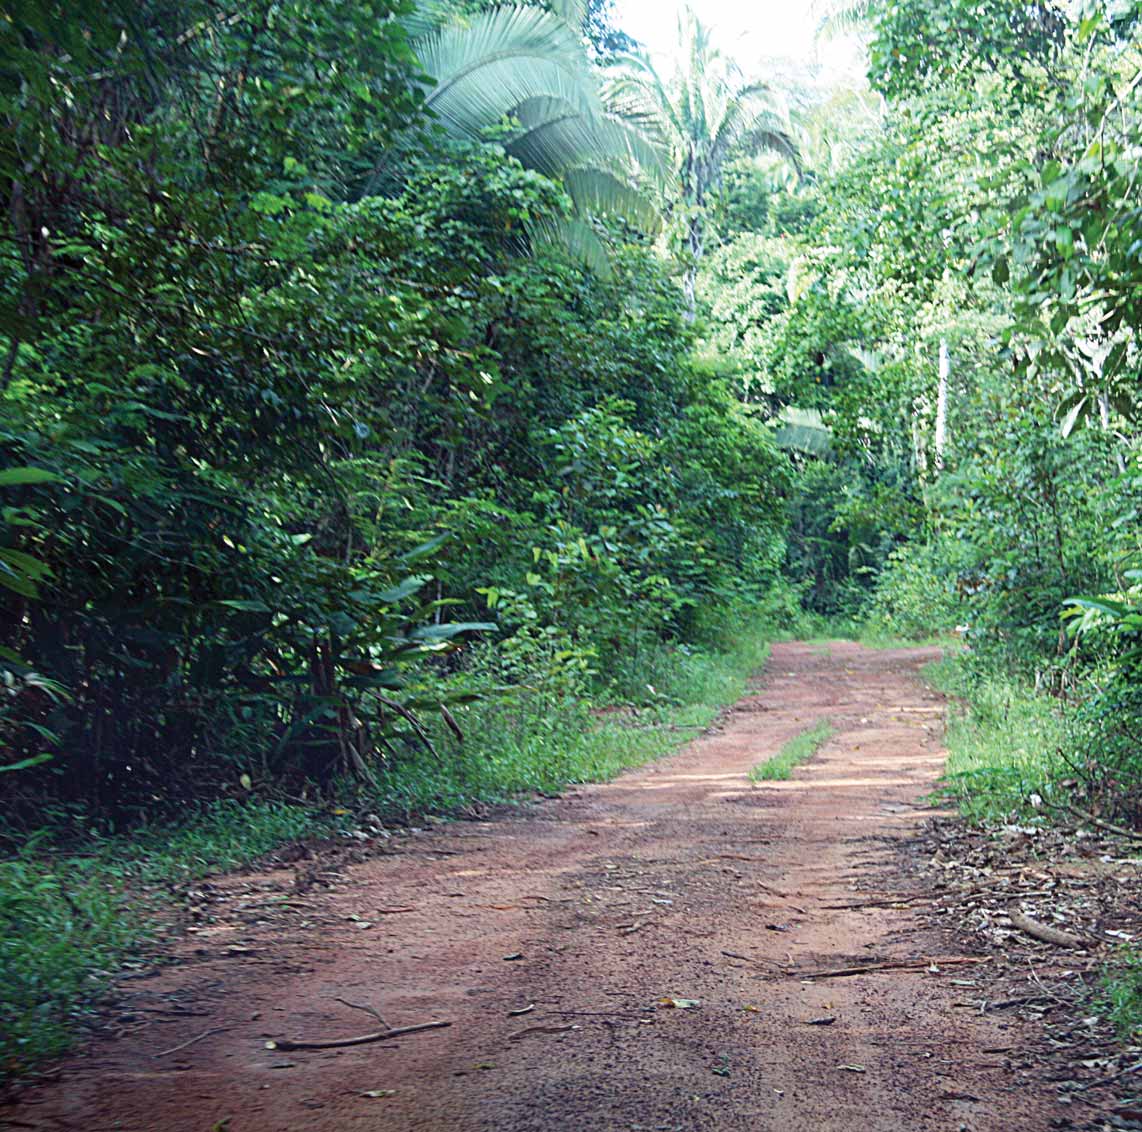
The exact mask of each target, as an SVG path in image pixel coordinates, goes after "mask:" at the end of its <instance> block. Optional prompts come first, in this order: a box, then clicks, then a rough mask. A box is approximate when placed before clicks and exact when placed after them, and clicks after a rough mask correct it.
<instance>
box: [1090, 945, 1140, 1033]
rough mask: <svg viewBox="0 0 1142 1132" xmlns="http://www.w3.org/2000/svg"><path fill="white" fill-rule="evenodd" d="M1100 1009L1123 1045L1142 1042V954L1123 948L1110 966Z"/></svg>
mask: <svg viewBox="0 0 1142 1132" xmlns="http://www.w3.org/2000/svg"><path fill="white" fill-rule="evenodd" d="M1099 1006H1100V1007H1101V1008H1102V1009H1103V1010H1105V1011H1106V1015H1107V1017H1108V1018H1109V1019H1110V1021H1111V1022H1113V1023H1114V1028H1115V1029H1116V1030H1117V1031H1118V1036H1119V1037H1120V1038H1121V1039H1122V1041H1123V1042H1132V1041H1139V1040H1142V952H1140V951H1138V950H1137V949H1136V948H1133V947H1123V948H1121V949H1120V950H1119V952H1118V954H1117V955H1116V956H1115V958H1114V960H1112V961H1111V962H1110V963H1108V964H1107V966H1106V967H1105V969H1104V970H1103V975H1102V987H1101V994H1100V996H1099Z"/></svg>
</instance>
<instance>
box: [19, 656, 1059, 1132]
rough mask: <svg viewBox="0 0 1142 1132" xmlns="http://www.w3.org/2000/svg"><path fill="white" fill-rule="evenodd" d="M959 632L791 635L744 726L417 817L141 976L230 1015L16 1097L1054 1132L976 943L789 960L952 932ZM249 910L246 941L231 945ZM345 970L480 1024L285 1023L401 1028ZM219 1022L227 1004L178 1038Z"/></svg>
mask: <svg viewBox="0 0 1142 1132" xmlns="http://www.w3.org/2000/svg"><path fill="white" fill-rule="evenodd" d="M937 656H938V652H937V651H936V650H924V649H908V650H904V649H900V650H872V649H866V648H862V647H861V646H858V645H855V644H851V643H846V642H835V643H833V644H831V645H829V646H827V647H826V646H815V645H807V644H780V645H777V646H775V647H774V650H773V655H772V657H771V660H770V662H769V664H768V665H767V668H766V670H765V672H764V673H763V674H762V675H761V676H760V677H759V678H758V679H757V680H756V681H755V683H754V687H753V690H752V692H751V694H750V695H748V696H747V697H746V698H745V699H743V700H742V701H741V702H740V703H739V704H738V705H737V706H736V707H735V708H734V709H733V710H732V712H731V713H730V714H729V715H728V716H727V717H726V719H725V720H724V722H723V725H722V727H721V729H720V730H719V731H717V732H715V733H712V734H709V735H707V736H705V737H703V738H701V739H699V740H697V741H695V742H694V743H692V744H690V745H689V746H688V747H687V748H686V749H685V750H684V751H682V752H681V753H680V754H678V755H676V756H675V757H673V758H671V759H669V760H667V761H665V762H662V763H659V764H656V765H653V766H650V767H647V768H644V769H642V770H640V771H637V772H634V773H630V774H627V775H625V776H623V777H622V778H621V779H619V780H618V781H616V782H614V783H612V784H610V785H606V786H592V787H585V788H581V789H579V790H577V791H575V792H572V793H569V794H568V795H566V796H565V797H564V798H562V799H559V800H553V801H547V802H542V803H538V804H535V805H530V806H527V807H525V808H523V810H522V811H516V812H514V813H513V812H509V813H505V814H503V815H500V816H497V817H496V818H495V819H494V820H491V821H486V822H476V823H472V822H463V823H455V824H453V825H450V826H447V827H442V828H440V829H438V830H436V831H434V832H432V833H429V834H423V835H416V836H412V837H409V838H407V839H403V840H402V841H401V842H400V846H401V849H402V851H401V852H399V853H391V854H387V855H383V856H380V857H377V858H372V859H370V860H368V861H366V862H364V863H363V864H361V865H358V866H356V867H354V868H353V869H352V870H351V871H350V873H349V875H348V878H347V883H346V884H344V885H343V886H341V887H339V888H336V889H334V890H332V891H330V892H328V893H327V894H323V895H322V896H321V898H320V902H319V905H320V906H319V907H318V908H317V909H316V910H314V909H313V908H312V907H311V908H310V910H309V911H308V912H307V913H306V920H305V923H307V924H308V925H309V926H308V927H306V926H302V925H301V924H298V925H297V926H293V927H287V928H283V927H282V926H281V924H280V922H279V923H277V924H274V925H271V926H266V927H263V928H262V929H260V932H261V934H259V929H251V928H249V927H247V926H244V925H237V924H234V923H231V924H220V925H216V927H215V928H214V929H213V933H214V938H213V947H214V950H211V948H210V947H207V948H205V949H204V948H203V938H204V937H203V935H202V934H200V935H198V936H197V937H196V939H195V940H194V941H191V943H188V944H187V946H186V947H185V948H184V953H183V956H182V959H183V961H182V962H180V963H179V964H178V965H176V966H174V967H172V968H170V969H168V970H166V971H164V972H162V973H160V974H159V975H158V976H156V978H155V979H153V980H149V983H148V984H147V985H146V987H145V989H143V990H140V992H139V994H143V995H150V996H152V997H151V1001H160V1000H161V1001H165V1002H171V1001H177V1002H179V1003H180V1004H182V1005H183V1006H184V1007H186V1008H188V1009H189V1008H193V1009H195V1010H196V1011H201V1012H202V1016H199V1015H196V1016H194V1017H191V1018H187V1019H182V1020H180V1021H179V1022H178V1024H177V1025H166V1026H163V1027H162V1030H163V1032H162V1034H161V1036H160V1037H156V1036H155V1034H154V1029H155V1028H148V1029H147V1030H143V1031H142V1032H141V1033H140V1034H132V1035H129V1036H127V1037H125V1038H123V1039H122V1040H121V1041H119V1042H106V1041H105V1042H99V1043H96V1044H95V1046H94V1048H93V1050H92V1051H91V1053H90V1054H89V1055H88V1056H87V1057H86V1058H82V1057H81V1058H76V1059H74V1060H73V1061H72V1062H71V1063H69V1064H67V1065H66V1066H65V1067H64V1072H63V1074H62V1078H61V1080H62V1082H63V1083H61V1084H58V1085H54V1086H53V1085H47V1086H45V1087H43V1088H41V1089H40V1090H38V1092H37V1093H36V1094H34V1095H33V1096H32V1097H31V1098H30V1099H31V1100H32V1101H35V1102H37V1103H35V1104H28V1105H25V1106H24V1107H23V1108H21V1109H19V1110H14V1111H13V1112H12V1113H11V1115H12V1116H13V1117H15V1118H19V1119H22V1120H24V1121H27V1122H29V1123H30V1122H31V1121H32V1120H34V1121H35V1124H34V1125H33V1126H34V1127H42V1128H55V1127H68V1126H75V1127H79V1126H82V1127H85V1128H104V1127H106V1128H111V1127H114V1128H119V1129H147V1130H150V1129H162V1130H163V1132H181V1130H183V1129H186V1130H188V1132H189V1130H195V1132H199V1130H206V1129H210V1128H212V1127H214V1126H215V1125H216V1123H217V1122H219V1121H225V1120H229V1123H228V1124H225V1125H223V1127H225V1128H226V1129H227V1130H228V1132H282V1130H286V1129H307V1130H308V1129H313V1130H321V1129H330V1130H332V1129H337V1130H352V1129H369V1130H378V1132H384V1130H393V1132H396V1130H401V1132H404V1130H411V1129H423V1130H441V1132H443V1130H446V1129H447V1130H458V1132H467V1130H477V1129H489V1130H490V1129H497V1130H500V1129H508V1130H514V1132H526V1130H537V1132H538V1130H543V1132H554V1130H562V1129H590V1130H596V1129H598V1130H608V1132H609V1130H611V1129H616V1130H618V1129H679V1130H689V1129H725V1130H731V1129H733V1130H736V1129H743V1130H744V1129H750V1130H762V1132H765V1130H774V1132H778V1130H791V1129H804V1130H807V1132H832V1130H836V1132H841V1130H843V1132H857V1130H860V1132H875V1130H884V1132H916V1130H923V1129H932V1130H936V1129H939V1130H956V1129H961V1128H965V1129H971V1130H972V1132H985V1130H989V1129H996V1130H998V1129H1003V1130H1005V1132H1011V1130H1013V1129H1014V1130H1018V1129H1027V1130H1033V1129H1034V1130H1039V1129H1045V1128H1047V1127H1049V1126H1050V1123H1051V1120H1052V1118H1053V1117H1056V1116H1058V1115H1059V1110H1057V1109H1055V1108H1054V1107H1052V1105H1053V1102H1052V1101H1051V1099H1050V1098H1049V1097H1048V1096H1046V1095H1045V1094H1040V1093H1038V1092H1036V1091H1035V1090H1034V1089H1031V1088H1028V1086H1027V1080H1029V1078H1028V1079H1024V1077H1023V1076H1022V1074H1023V1073H1025V1072H1026V1070H1024V1069H1021V1068H1020V1062H1019V1030H1018V1029H1017V1028H1015V1027H1012V1028H1007V1027H1005V1026H1002V1025H1001V1024H1000V1023H997V1022H995V1021H993V1020H991V1019H990V1018H984V1017H980V1016H979V1015H978V1014H976V1013H974V1012H971V1011H964V1010H962V1009H956V1008H954V1007H953V1005H952V1004H953V1003H954V1002H956V1001H959V1000H961V999H963V998H965V997H967V998H970V997H971V990H970V982H971V979H972V974H973V968H972V967H971V966H970V965H965V966H963V967H945V968H943V969H942V970H941V971H940V972H939V973H934V972H928V971H926V970H924V969H923V968H921V969H913V970H909V969H904V970H883V971H874V972H870V973H867V974H863V975H858V976H853V977H848V978H837V979H823V980H818V981H814V982H809V981H805V980H803V979H802V978H799V977H796V976H795V975H794V976H791V975H790V973H789V972H790V971H791V970H792V971H796V972H803V971H808V970H820V969H834V968H842V967H853V966H861V965H867V964H869V963H870V961H871V962H876V961H899V960H910V959H915V958H917V957H925V956H931V955H940V954H946V952H947V950H948V948H949V944H948V942H947V940H942V939H941V938H939V936H938V935H936V934H934V933H932V932H931V931H930V929H927V928H924V927H922V926H921V925H920V922H919V920H918V919H915V918H914V917H913V915H912V914H911V913H910V912H909V911H908V910H907V909H906V908H902V907H890V906H887V905H886V903H885V902H886V901H887V900H888V899H889V898H890V897H894V896H897V895H900V894H901V893H902V892H904V891H905V886H907V885H908V884H909V883H912V884H914V883H916V882H915V881H909V880H908V879H907V877H906V876H905V875H903V873H902V872H901V870H900V867H899V862H900V846H901V843H904V844H906V843H907V839H908V838H909V836H910V835H911V834H912V833H913V832H914V831H916V830H917V829H918V828H919V826H920V824H921V823H922V822H923V821H924V820H925V819H926V817H927V812H926V811H925V808H924V803H923V797H924V795H925V794H926V793H927V792H928V791H929V789H930V788H931V787H932V786H933V784H934V783H935V781H936V780H937V778H938V776H939V774H940V771H941V768H942V765H943V752H942V750H941V747H940V729H941V718H942V701H941V699H940V697H938V696H937V695H936V694H935V693H933V692H930V691H928V690H927V689H925V688H924V686H923V685H922V684H921V683H920V681H919V680H918V679H917V673H918V670H919V668H920V666H921V665H922V664H923V663H925V662H926V661H928V660H931V659H935V658H936V657H937ZM822 719H827V720H829V721H830V722H831V723H832V725H833V726H834V727H835V728H836V734H835V735H834V736H833V738H832V739H830V740H829V741H828V742H827V743H826V744H825V746H824V747H823V748H822V749H821V750H820V752H819V753H818V754H817V755H816V756H815V757H814V758H813V759H812V760H811V762H809V763H807V764H806V765H804V766H802V767H801V768H799V769H798V770H796V771H795V772H794V774H793V777H792V778H791V779H790V780H789V781H785V782H772V783H762V784H760V785H756V786H755V785H753V784H752V783H750V781H749V780H748V778H747V775H748V772H749V770H750V768H751V767H752V766H753V765H754V764H756V763H757V762H759V761H760V760H762V759H764V758H765V757H767V756H769V755H772V754H774V753H776V752H777V751H778V750H779V749H780V747H781V746H782V744H783V743H784V742H785V741H787V740H788V739H790V738H791V737H792V736H794V735H796V734H798V733H800V732H802V731H804V730H806V729H808V728H810V727H812V726H813V725H815V724H817V723H818V722H819V721H821V720H822ZM270 879H271V880H273V878H272V877H271V878H270ZM279 880H280V878H279ZM878 901H879V902H880V903H879V904H878V903H877V902H878ZM854 904H862V906H860V907H843V905H854ZM839 906H840V907H839ZM350 916H357V917H359V918H360V920H359V921H358V922H360V921H364V922H365V923H368V924H370V925H371V926H370V927H369V928H368V929H366V930H361V929H359V928H358V927H357V926H356V924H355V923H354V921H352V920H351V919H349V917H350ZM239 934H240V938H241V940H242V942H243V943H244V944H246V945H248V946H249V948H250V952H249V954H248V955H244V954H243V953H239V954H238V955H237V956H236V955H234V954H225V952H226V946H225V945H226V944H227V943H228V942H230V941H233V940H236V939H237V938H239ZM196 948H197V950H198V951H200V952H201V951H203V950H205V951H206V952H207V954H206V955H205V956H197V955H196V950H195V949H196ZM219 948H221V949H222V952H223V953H222V954H219V950H218V949H219ZM231 950H233V949H231ZM953 980H954V981H953ZM965 984H968V985H967V986H965ZM140 986H143V984H140ZM336 998H341V999H345V1000H348V1001H350V1002H354V1003H362V1004H368V1005H370V1006H373V1007H375V1008H376V1009H377V1010H378V1011H379V1012H380V1013H381V1015H383V1017H384V1018H385V1020H386V1021H387V1023H388V1024H390V1025H392V1026H401V1025H407V1024H410V1023H417V1022H423V1021H429V1020H433V1019H449V1020H451V1021H452V1022H453V1025H452V1026H451V1027H449V1028H448V1029H443V1030H438V1031H434V1032H430V1033H422V1034H418V1035H415V1036H412V1037H408V1038H402V1039H400V1040H399V1041H392V1042H385V1043H382V1044H378V1045H365V1046H358V1047H354V1048H348V1049H337V1050H327V1051H305V1052H295V1053H291V1054H288V1055H283V1054H282V1053H280V1052H274V1051H271V1050H268V1049H266V1048H265V1038H266V1036H267V1035H271V1034H272V1035H281V1036H285V1037H297V1036H315V1035H317V1036H322V1037H336V1036H341V1035H351V1034H353V1033H356V1032H360V1031H361V1030H362V1029H371V1028H373V1027H372V1026H371V1025H370V1024H368V1023H366V1024H365V1025H362V1022H363V1021H364V1016H363V1015H356V1016H355V1015H354V1013H353V1012H350V1011H346V1010H345V1009H344V1008H343V1007H342V1006H339V1005H338V1004H337V1002H336V1001H335V999H336ZM663 999H676V1000H679V1001H680V1002H683V1003H685V1002H692V1003H696V1004H697V1005H690V1006H687V1005H683V1006H673V1007H672V1006H668V1005H664V1004H663V1003H662V1001H661V1000H663ZM530 1005H533V1006H534V1009H532V1010H530V1011H528V1012H527V1013H525V1014H514V1015H513V1014H512V1012H513V1011H519V1010H522V1009H523V1008H525V1007H527V1006H530ZM827 1020H828V1021H827ZM207 1026H209V1027H211V1028H225V1029H224V1031H223V1032H218V1033H215V1034H213V1035H211V1037H210V1038H208V1039H206V1040H203V1041H200V1042H198V1043H196V1044H194V1045H192V1046H189V1047H188V1048H186V1049H185V1050H183V1051H182V1052H181V1053H179V1054H177V1055H173V1056H170V1057H167V1058H159V1059H156V1058H155V1057H154V1056H153V1054H154V1053H155V1051H156V1042H158V1041H161V1042H162V1043H163V1044H164V1045H170V1046H174V1045H176V1043H177V1042H179V1041H182V1040H184V1039H190V1038H193V1037H194V1036H195V1033H196V1032H197V1031H199V1030H205V1029H206V1028H207ZM29 1114H31V1115H29Z"/></svg>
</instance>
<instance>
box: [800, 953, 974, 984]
mask: <svg viewBox="0 0 1142 1132" xmlns="http://www.w3.org/2000/svg"><path fill="white" fill-rule="evenodd" d="M990 958H991V957H990V956H988V955H984V956H975V955H970V956H969V955H945V956H943V957H933V958H929V959H896V960H885V961H884V962H882V963H864V964H862V965H861V966H859V967H837V968H835V969H833V970H830V971H790V972H789V975H790V976H791V977H793V978H797V979H843V978H847V977H848V976H849V975H868V974H872V973H874V972H876V971H925V970H927V969H928V968H929V967H932V966H936V967H954V966H962V965H964V964H968V963H986V962H988V960H989V959H990Z"/></svg>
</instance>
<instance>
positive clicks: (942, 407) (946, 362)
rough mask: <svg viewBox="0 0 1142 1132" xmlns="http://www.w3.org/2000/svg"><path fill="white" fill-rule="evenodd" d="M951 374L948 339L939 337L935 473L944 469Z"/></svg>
mask: <svg viewBox="0 0 1142 1132" xmlns="http://www.w3.org/2000/svg"><path fill="white" fill-rule="evenodd" d="M951 376H952V358H951V354H950V353H949V351H948V340H947V339H946V338H941V339H940V368H939V382H938V385H937V387H936V453H935V460H934V461H933V464H934V466H935V471H936V475H939V474H940V473H941V472H942V471H943V470H944V449H945V448H946V447H947V443H948V378H950V377H951Z"/></svg>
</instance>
